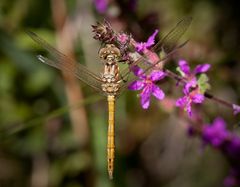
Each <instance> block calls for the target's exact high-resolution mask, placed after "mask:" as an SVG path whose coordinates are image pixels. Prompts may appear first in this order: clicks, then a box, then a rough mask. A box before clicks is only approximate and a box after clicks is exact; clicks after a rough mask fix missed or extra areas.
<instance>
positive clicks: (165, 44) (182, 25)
mask: <svg viewBox="0 0 240 187" xmlns="http://www.w3.org/2000/svg"><path fill="white" fill-rule="evenodd" d="M191 22H192V18H191V17H186V18H184V19H182V20H181V21H179V22H178V23H177V24H176V26H175V27H174V28H173V29H172V30H170V32H169V33H168V34H167V35H166V36H165V37H163V39H162V40H160V41H159V42H158V43H156V44H155V45H154V47H152V49H151V51H150V52H149V54H150V53H152V51H153V52H154V53H156V54H158V55H159V53H164V55H163V56H162V55H161V56H162V58H161V57H159V58H160V60H159V61H157V62H155V63H152V62H150V61H149V60H148V59H147V58H146V57H144V56H140V57H139V58H138V59H137V60H136V61H135V62H133V63H132V64H131V65H129V66H128V67H127V68H125V69H123V70H122V71H121V76H122V79H123V81H122V83H121V84H122V85H121V88H122V89H124V88H126V87H127V85H128V84H129V83H130V82H132V81H134V80H135V79H137V78H136V77H135V76H134V75H133V73H132V72H131V67H133V66H135V65H138V66H139V67H141V68H142V69H143V70H144V73H145V72H147V71H149V70H151V69H152V68H154V67H156V66H157V65H159V64H160V63H163V62H164V61H166V60H167V59H168V58H169V57H170V56H171V55H172V54H173V53H175V52H176V51H177V50H178V49H179V48H181V47H183V46H184V45H185V44H186V43H187V41H185V42H184V43H182V44H180V45H178V44H177V43H178V40H179V39H180V38H181V37H182V35H183V34H184V33H185V32H186V30H187V29H188V27H189V25H190V24H191ZM146 56H148V54H147V55H146Z"/></svg>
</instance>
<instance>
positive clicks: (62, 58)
mask: <svg viewBox="0 0 240 187" xmlns="http://www.w3.org/2000/svg"><path fill="white" fill-rule="evenodd" d="M27 34H28V35H29V36H30V37H31V38H32V39H33V40H34V41H35V42H37V43H38V44H39V45H40V46H42V47H43V48H44V49H46V50H47V51H48V52H49V53H50V54H51V56H52V57H53V60H52V59H49V58H46V57H44V56H42V55H38V59H39V60H40V61H41V62H43V63H45V64H48V65H50V66H53V67H55V68H57V69H60V70H63V71H65V72H68V73H71V74H73V75H74V76H76V77H77V78H78V79H80V80H81V81H82V82H84V83H86V84H88V85H89V86H91V87H92V88H94V89H95V90H97V91H99V92H101V93H103V91H102V88H101V84H102V80H101V78H100V77H99V76H98V75H96V74H95V73H93V72H91V71H90V70H88V69H87V67H86V66H84V65H82V64H80V63H78V62H76V61H74V60H73V59H71V58H69V57H67V56H66V55H64V54H62V53H61V52H60V51H58V50H57V49H55V48H54V47H52V46H51V45H50V44H49V43H48V42H46V41H45V40H44V39H42V38H40V37H39V36H38V35H37V34H35V33H33V32H31V31H27Z"/></svg>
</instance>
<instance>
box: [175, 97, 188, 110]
mask: <svg viewBox="0 0 240 187" xmlns="http://www.w3.org/2000/svg"><path fill="white" fill-rule="evenodd" d="M186 103H187V97H186V96H184V97H180V98H179V99H178V100H177V101H176V106H178V107H181V108H184V107H185V105H186Z"/></svg>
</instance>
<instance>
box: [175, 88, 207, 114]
mask: <svg viewBox="0 0 240 187" xmlns="http://www.w3.org/2000/svg"><path fill="white" fill-rule="evenodd" d="M185 94H186V95H185V96H183V97H181V98H179V99H178V100H177V101H176V106H177V107H181V108H183V109H184V110H185V111H187V113H188V115H189V116H192V104H193V103H202V102H203V101H204V95H203V94H200V93H199V92H198V90H193V91H192V92H190V93H185Z"/></svg>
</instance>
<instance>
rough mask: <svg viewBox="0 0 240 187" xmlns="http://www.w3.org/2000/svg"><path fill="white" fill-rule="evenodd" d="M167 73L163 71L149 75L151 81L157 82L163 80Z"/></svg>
mask: <svg viewBox="0 0 240 187" xmlns="http://www.w3.org/2000/svg"><path fill="white" fill-rule="evenodd" d="M165 75H166V74H165V73H164V72H163V71H156V70H155V71H152V72H151V73H150V75H149V77H150V80H151V81H153V82H155V81H158V80H161V79H163V78H164V77H165Z"/></svg>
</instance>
